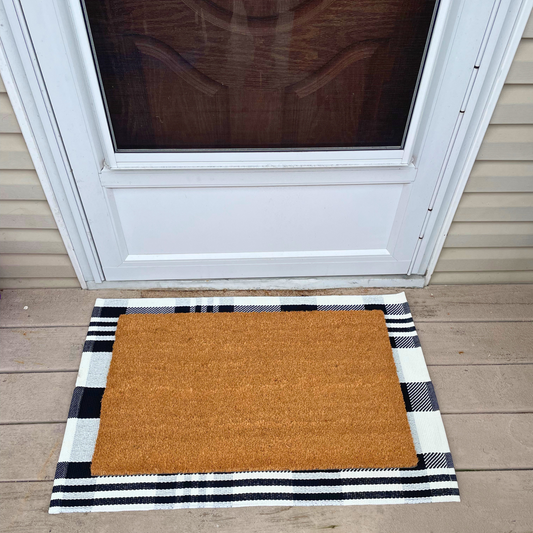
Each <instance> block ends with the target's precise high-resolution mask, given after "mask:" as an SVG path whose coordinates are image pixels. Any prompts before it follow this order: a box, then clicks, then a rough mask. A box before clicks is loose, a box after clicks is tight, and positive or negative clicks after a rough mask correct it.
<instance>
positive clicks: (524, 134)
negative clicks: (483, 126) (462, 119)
mask: <svg viewBox="0 0 533 533" xmlns="http://www.w3.org/2000/svg"><path fill="white" fill-rule="evenodd" d="M532 146H533V124H516V125H503V124H491V125H490V126H489V127H488V129H487V133H486V134H485V138H484V139H483V143H482V144H481V148H480V149H479V153H478V156H477V158H478V159H479V160H491V161H493V160H510V161H516V160H519V161H533V149H532Z"/></svg>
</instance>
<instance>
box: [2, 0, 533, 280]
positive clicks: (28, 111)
mask: <svg viewBox="0 0 533 533" xmlns="http://www.w3.org/2000/svg"><path fill="white" fill-rule="evenodd" d="M1 4H2V5H1V6H0V20H1V22H2V25H1V28H0V31H1V33H0V35H1V36H2V44H3V47H4V53H5V56H6V58H7V65H6V66H5V67H4V70H5V69H8V71H9V72H10V73H11V75H12V76H13V79H14V84H12V85H11V89H9V88H8V90H10V97H11V95H17V93H18V95H17V96H18V97H19V98H20V101H21V102H22V106H21V108H20V109H19V110H18V112H17V118H18V120H19V122H20V123H21V129H22V130H23V134H24V136H25V138H26V141H27V143H28V144H30V142H29V141H28V139H29V140H30V141H31V140H32V139H33V142H34V143H35V144H36V146H37V150H38V151H39V153H40V155H41V157H42V160H43V163H44V164H43V166H42V168H37V172H38V175H39V179H40V180H41V182H42V183H46V180H47V179H49V180H50V185H51V188H52V191H53V193H54V196H55V198H56V199H57V204H58V207H59V210H58V211H57V217H58V218H57V219H56V220H59V221H61V219H62V220H63V224H64V227H65V229H66V232H65V234H66V236H67V240H68V238H70V241H71V243H72V248H71V252H72V257H74V259H75V260H74V261H73V262H75V263H77V264H78V265H79V268H78V270H77V271H76V272H77V274H78V276H79V278H80V283H82V284H83V282H84V281H87V282H89V283H88V284H89V286H91V288H96V287H102V285H101V283H102V281H103V276H102V274H101V267H100V265H99V260H98V255H97V253H96V250H95V248H94V244H93V243H92V239H91V236H90V231H89V230H88V226H87V220H86V216H85V213H84V212H83V208H82V207H81V203H80V201H79V195H78V194H77V189H76V185H75V183H74V181H73V178H72V174H71V172H70V165H69V161H68V159H67V157H66V154H65V151H64V148H63V147H62V139H61V136H60V135H59V133H58V130H57V125H56V124H55V123H54V117H53V114H52V112H51V109H50V103H49V101H48V98H47V94H46V87H45V86H44V83H43V80H42V78H41V77H40V73H39V69H38V65H37V63H36V61H35V56H34V55H33V54H32V45H31V39H30V38H29V35H28V32H27V28H26V26H25V22H24V18H23V16H22V12H21V9H20V3H19V0H1ZM532 5H533V0H511V2H510V7H509V10H508V13H507V16H506V20H505V23H504V24H501V27H500V28H499V30H498V31H497V32H492V33H491V35H490V36H489V38H488V41H487V43H486V49H489V48H490V47H492V48H493V49H496V51H495V52H494V55H493V57H492V61H491V62H490V63H491V65H490V68H488V69H487V72H486V75H485V76H484V79H483V80H482V84H481V86H480V87H479V88H478V90H477V93H478V94H477V95H475V94H474V95H473V97H472V99H471V101H472V105H473V107H474V104H475V111H474V114H473V118H472V120H471V121H470V124H469V128H468V132H466V134H465V135H464V136H463V140H462V143H461V147H460V148H461V152H464V153H466V155H460V154H458V155H457V156H456V160H457V164H456V165H452V167H453V174H452V173H451V172H450V176H449V177H448V178H447V180H445V181H444V182H443V183H442V185H441V188H440V191H439V198H438V199H437V202H436V204H435V206H436V207H441V213H440V215H441V216H440V217H435V218H434V219H433V221H432V223H431V224H430V225H429V226H428V228H427V232H426V235H428V238H427V239H424V241H425V242H424V244H423V245H422V248H421V249H420V253H419V258H420V259H419V261H418V266H417V267H416V269H415V270H414V271H415V272H417V273H418V274H423V273H425V270H426V268H427V265H428V264H429V263H430V259H431V264H433V266H434V263H435V262H436V259H437V258H438V255H439V253H440V250H441V248H442V244H443V242H444V237H445V234H446V231H447V229H448V227H449V223H451V220H452V219H453V214H454V213H455V209H456V206H457V203H458V200H459V199H460V197H461V194H462V190H463V188H464V184H465V183H466V179H467V178H468V175H469V172H470V168H471V166H472V163H473V160H474V159H475V154H476V153H477V149H478V148H479V143H480V142H481V139H482V137H483V135H484V133H485V130H486V127H487V124H488V121H489V119H490V115H491V112H492V110H493V108H494V105H495V102H496V100H497V99H498V96H499V93H500V91H501V87H502V84H503V80H504V79H505V76H506V74H507V71H508V70H509V67H510V64H511V62H512V58H513V56H514V52H515V51H516V47H517V45H518V42H519V40H520V37H521V35H522V33H523V29H524V26H525V24H526V21H527V17H528V15H529V13H530V11H531V8H532ZM2 8H3V9H2ZM2 73H4V72H2ZM478 81H481V80H479V79H478ZM43 122H44V124H43ZM48 122H49V124H48ZM25 124H27V126H28V127H24V125H25ZM464 129H466V125H465V126H464ZM32 155H33V154H32ZM36 167H38V165H36ZM49 188H50V186H49ZM54 214H55V215H56V213H54ZM444 217H446V219H445V220H444ZM446 224H448V226H446ZM430 267H431V265H430ZM430 275H431V270H430V271H429V274H428V277H427V278H426V283H427V282H429V278H430ZM385 278H388V279H390V277H387V276H385V277H375V276H373V277H371V276H368V277H361V276H359V277H357V279H358V280H360V281H359V282H358V285H357V286H361V283H363V284H364V280H370V279H373V280H376V279H383V283H384V285H383V286H391V285H390V284H389V283H387V282H386V281H385ZM416 278H418V276H412V278H409V279H413V280H414V279H416ZM344 279H347V280H349V279H352V278H351V277H350V278H344ZM353 279H354V280H355V277H354V278H353ZM395 279H396V278H395ZM398 279H399V278H398ZM309 281H310V282H311V281H312V280H309ZM266 282H267V283H268V280H267V281H266ZM139 283H140V284H147V286H153V287H159V286H162V285H161V284H162V283H163V284H165V283H171V284H174V282H159V281H153V282H152V281H150V282H139ZM177 283H181V282H177ZM183 283H184V284H186V283H187V282H183ZM190 283H192V287H195V286H197V285H199V284H200V282H196V281H192V282H190ZM346 283H347V285H346V286H353V284H350V283H349V281H346ZM378 283H379V282H378ZM105 286H106V288H107V287H111V286H117V287H122V286H123V284H122V283H121V282H115V283H113V282H105ZM312 286H313V284H312V283H310V284H309V288H311V287H312ZM371 286H378V285H371ZM192 287H191V288H192ZM102 288H103V287H102ZM300 288H302V289H303V288H305V283H304V286H300Z"/></svg>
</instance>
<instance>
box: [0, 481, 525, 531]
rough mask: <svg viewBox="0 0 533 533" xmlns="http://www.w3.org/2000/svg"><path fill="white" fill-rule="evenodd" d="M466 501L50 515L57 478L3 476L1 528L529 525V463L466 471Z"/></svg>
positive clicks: (393, 528) (450, 528)
mask: <svg viewBox="0 0 533 533" xmlns="http://www.w3.org/2000/svg"><path fill="white" fill-rule="evenodd" d="M458 479H459V487H460V490H461V498H462V501H461V503H448V504H447V503H444V504H427V505H386V506H372V505H371V506H346V507H319V506H318V507H244V508H237V509H189V510H176V511H148V512H142V511H138V512H126V513H87V514H80V513H74V514H65V515H49V514H48V505H49V501H50V494H51V491H52V482H51V481H49V482H47V481H44V482H35V483H2V484H1V485H0V490H1V493H0V502H1V507H0V508H1V513H2V522H1V525H0V531H5V532H9V533H19V532H24V533H26V532H30V531H31V532H32V533H49V532H50V531H53V532H54V533H62V532H65V533H67V532H68V533H71V532H73V531H102V532H103V531H108V532H111V531H112V532H113V533H125V532H128V533H136V532H142V533H144V532H146V531H154V532H156V531H158V532H159V531H161V532H163V531H173V532H184V533H185V532H186V533H190V532H191V531H194V532H197V533H205V532H208V531H209V532H211V531H221V532H224V531H227V532H231V533H239V532H243V533H244V532H246V533H256V532H257V533H280V532H283V533H288V532H299V533H301V532H311V531H329V530H333V529H334V530H335V531H338V532H339V533H343V532H346V533H353V532H354V531H357V532H358V533H427V532H428V531H431V532H432V533H451V532H458V533H459V532H461V533H462V532H464V531H468V532H469V533H502V532H504V531H512V532H513V533H526V532H527V533H530V532H531V531H532V530H533V507H532V506H531V505H530V503H531V496H532V490H533V475H532V473H531V472H529V471H511V472H460V473H459V474H458Z"/></svg>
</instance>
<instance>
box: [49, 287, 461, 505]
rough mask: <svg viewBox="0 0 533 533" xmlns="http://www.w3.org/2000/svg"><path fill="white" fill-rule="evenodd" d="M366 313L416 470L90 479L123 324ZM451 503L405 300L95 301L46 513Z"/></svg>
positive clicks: (438, 429)
mask: <svg viewBox="0 0 533 533" xmlns="http://www.w3.org/2000/svg"><path fill="white" fill-rule="evenodd" d="M372 309H380V310H382V311H383V312H384V313H385V319H386V321H387V327H388V330H389V336H390V342H391V346H392V349H393V350H392V351H393V354H394V360H395V362H396V368H397V370H398V377H399V378H400V382H401V387H402V391H403V396H404V400H405V405H406V408H407V416H408V418H409V423H410V426H411V432H412V434H413V440H414V443H415V447H416V451H417V454H418V459H419V462H418V466H416V467H415V468H406V469H402V468H400V469H398V468H396V469H383V470H373V469H372V470H370V469H358V470H355V469H354V470H321V471H298V472H289V471H285V472H249V473H248V472H240V473H198V474H180V473H176V474H165V475H161V474H157V475H155V474H154V475H138V476H112V477H93V476H91V469H90V466H91V459H92V456H93V451H94V446H95V443H96V437H97V434H98V426H99V423H100V418H99V417H100V402H101V400H102V395H103V393H104V390H105V386H106V380H107V373H108V370H109V364H110V362H111V352H112V349H113V342H114V340H115V337H114V334H115V330H116V326H117V321H118V317H119V316H120V315H122V314H133V313H231V312H234V313H252V312H253V313H258V312H259V313H265V312H266V313H276V312H280V311H302V310H305V311H313V310H320V311H329V310H331V311H337V310H372ZM452 501H459V489H458V485H457V478H456V476H455V470H454V467H453V462H452V457H451V454H450V449H449V447H448V441H447V439H446V434H445V431H444V426H443V424H442V418H441V414H440V411H439V407H438V404H437V399H436V397H435V392H434V390H433V385H432V383H431V380H430V378H429V374H428V371H427V367H426V363H425V361H424V355H423V354H422V349H421V348H420V342H419V340H418V336H417V333H416V330H415V325H414V323H413V318H412V316H411V312H410V310H409V305H408V303H407V300H406V299H405V294H403V293H401V294H394V295H388V296H306V297H300V298H287V297H283V298H280V297H257V298H256V297H240V298H180V299H174V298H164V299H135V300H102V299H98V300H96V304H95V307H94V311H93V314H92V318H91V323H90V326H89V331H88V333H87V339H86V342H85V346H84V349H83V355H82V360H81V364H80V369H79V373H78V379H77V382H76V388H75V390H74V394H73V396H72V403H71V406H70V412H69V415H68V421H67V426H66V430H65V436H64V440H63V446H62V448H61V453H60V456H59V462H58V465H57V470H56V475H55V480H54V488H53V492H52V499H51V502H50V511H49V512H50V513H71V512H84V513H85V512H90V511H135V510H139V511H140V510H150V509H179V508H199V507H205V508H207V507H210V508H213V507H242V506H250V505H284V506H296V505H301V506H305V505H363V504H366V505H368V504H392V503H396V504H398V503H423V502H452Z"/></svg>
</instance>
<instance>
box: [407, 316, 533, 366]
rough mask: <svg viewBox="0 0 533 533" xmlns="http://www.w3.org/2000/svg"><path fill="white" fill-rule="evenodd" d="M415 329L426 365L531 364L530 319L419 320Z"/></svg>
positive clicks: (532, 331) (532, 327)
mask: <svg viewBox="0 0 533 533" xmlns="http://www.w3.org/2000/svg"><path fill="white" fill-rule="evenodd" d="M417 331H418V335H419V337H420V342H421V344H422V349H423V350H424V357H425V358H426V363H427V364H428V365H480V364H502V363H503V364H504V363H533V350H532V348H531V347H532V346H533V324H531V323H530V322H503V323H491V322H470V323H469V322H463V323H461V322H460V323H452V324H450V323H439V322H437V323H431V322H421V323H419V324H418V325H417Z"/></svg>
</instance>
